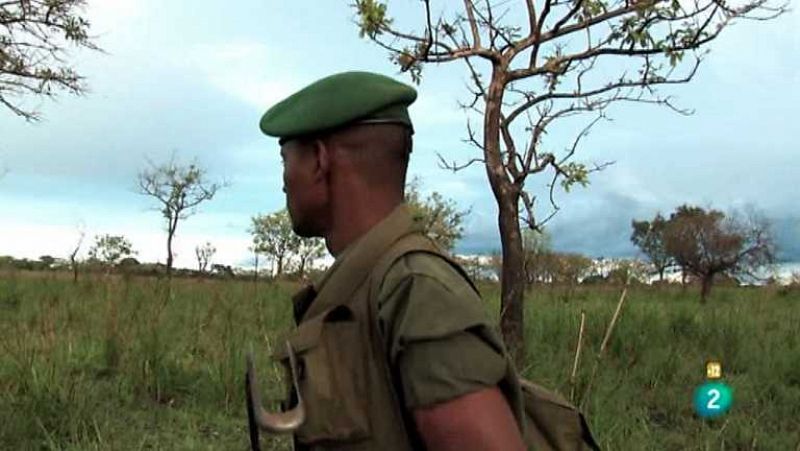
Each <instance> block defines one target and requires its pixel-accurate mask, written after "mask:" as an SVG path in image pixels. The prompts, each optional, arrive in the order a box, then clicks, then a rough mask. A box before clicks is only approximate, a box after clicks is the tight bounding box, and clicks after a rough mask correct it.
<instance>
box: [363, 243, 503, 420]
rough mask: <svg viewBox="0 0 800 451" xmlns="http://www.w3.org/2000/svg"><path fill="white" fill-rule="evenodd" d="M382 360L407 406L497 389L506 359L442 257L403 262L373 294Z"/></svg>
mask: <svg viewBox="0 0 800 451" xmlns="http://www.w3.org/2000/svg"><path fill="white" fill-rule="evenodd" d="M378 304H379V313H378V315H379V320H380V324H381V327H382V329H383V333H384V337H385V339H386V348H387V350H388V351H387V355H388V356H389V360H390V365H392V366H393V367H394V368H395V369H396V370H397V372H398V374H399V375H400V383H401V384H402V390H403V395H404V401H405V404H406V407H408V408H417V407H424V406H429V405H432V404H436V403H439V402H443V401H447V400H450V399H453V398H456V397H459V396H461V395H465V394H467V393H471V392H474V391H476V390H480V389H482V388H485V387H490V386H494V385H497V384H498V382H500V381H501V380H502V379H503V377H504V376H505V375H506V372H507V369H508V362H507V359H506V356H505V352H504V350H503V349H502V347H501V345H500V346H498V343H499V340H492V339H489V340H487V337H488V336H492V334H496V332H495V331H494V330H493V328H492V327H491V326H490V325H489V320H488V315H487V313H486V310H485V306H484V304H483V301H482V300H481V298H480V296H478V294H477V293H475V291H474V290H473V289H472V287H471V286H470V285H469V283H468V282H467V281H466V280H465V279H464V278H463V277H462V276H461V274H459V273H458V272H457V271H456V270H455V269H454V268H453V267H452V266H450V264H449V263H448V262H447V261H445V260H444V259H442V258H440V257H438V256H435V255H430V254H410V255H407V256H405V257H402V258H401V259H400V260H399V261H398V262H396V263H395V264H394V265H393V266H392V268H391V269H390V270H389V272H388V273H387V276H386V278H385V279H384V284H383V286H382V289H381V291H380V293H379V296H378Z"/></svg>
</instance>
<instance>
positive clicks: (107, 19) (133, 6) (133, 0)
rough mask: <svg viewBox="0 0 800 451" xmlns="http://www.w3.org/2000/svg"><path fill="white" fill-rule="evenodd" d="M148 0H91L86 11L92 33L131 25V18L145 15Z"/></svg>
mask: <svg viewBox="0 0 800 451" xmlns="http://www.w3.org/2000/svg"><path fill="white" fill-rule="evenodd" d="M146 3H147V2H146V0H90V1H89V4H88V7H87V8H86V13H87V15H88V17H89V20H90V22H91V24H92V33H101V34H102V33H106V32H111V31H113V30H115V29H117V28H119V27H120V26H129V25H130V22H131V20H133V19H136V18H139V17H142V16H144V14H145V11H146V10H147V6H146Z"/></svg>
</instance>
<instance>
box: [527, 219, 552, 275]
mask: <svg viewBox="0 0 800 451" xmlns="http://www.w3.org/2000/svg"><path fill="white" fill-rule="evenodd" d="M551 242H552V240H551V238H550V235H549V234H548V233H546V232H544V231H538V230H530V229H526V230H525V231H524V232H523V236H522V248H523V251H524V254H525V277H526V280H527V283H528V285H531V284H534V283H545V282H550V281H551V280H552V277H553V268H552V261H553V251H552V244H551Z"/></svg>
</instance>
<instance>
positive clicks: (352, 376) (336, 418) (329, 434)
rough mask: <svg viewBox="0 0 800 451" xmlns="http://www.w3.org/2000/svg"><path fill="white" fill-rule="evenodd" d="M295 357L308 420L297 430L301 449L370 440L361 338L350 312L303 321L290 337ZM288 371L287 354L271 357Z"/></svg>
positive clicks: (335, 311) (333, 310)
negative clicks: (338, 442)
mask: <svg viewBox="0 0 800 451" xmlns="http://www.w3.org/2000/svg"><path fill="white" fill-rule="evenodd" d="M289 342H290V343H291V345H292V349H294V352H295V354H296V356H297V364H298V372H299V373H300V374H298V378H299V381H298V382H299V387H300V394H301V396H302V397H303V401H304V403H305V406H306V412H307V415H306V421H305V423H303V425H302V426H301V427H300V429H298V430H297V432H296V436H297V439H298V440H299V441H300V442H301V443H304V444H310V443H314V442H319V441H340V442H343V441H348V442H349V441H357V440H361V439H364V438H366V437H368V436H369V433H370V427H369V418H368V416H367V408H366V407H367V406H366V396H367V389H366V379H365V370H366V368H365V365H366V355H365V352H366V351H365V348H364V346H365V345H366V341H365V339H362V338H361V334H360V330H359V323H358V322H357V321H356V320H355V318H354V316H353V314H352V311H350V309H349V308H348V307H347V306H345V305H340V306H337V307H333V308H331V309H329V310H326V311H325V312H323V313H322V314H320V315H318V316H316V317H314V318H312V319H310V320H307V321H304V322H303V323H302V324H300V325H299V326H298V327H297V329H296V330H295V331H294V332H293V333H292V334H291V335H290V336H289ZM275 357H277V358H278V359H280V360H281V362H282V363H283V364H284V367H285V368H287V370H288V368H289V358H288V355H287V353H286V351H285V350H281V351H279V352H277V353H276V354H275Z"/></svg>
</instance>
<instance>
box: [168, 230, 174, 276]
mask: <svg viewBox="0 0 800 451" xmlns="http://www.w3.org/2000/svg"><path fill="white" fill-rule="evenodd" d="M172 233H173V232H172V231H171V230H170V231H169V232H167V277H169V276H170V275H172Z"/></svg>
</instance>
